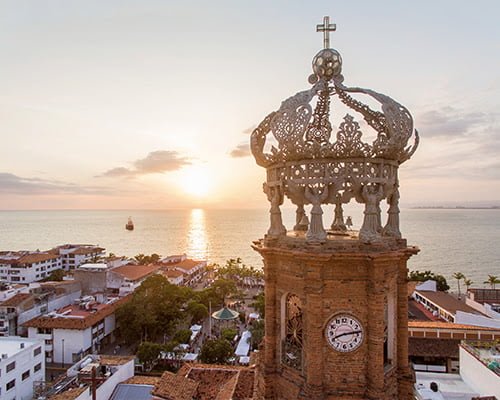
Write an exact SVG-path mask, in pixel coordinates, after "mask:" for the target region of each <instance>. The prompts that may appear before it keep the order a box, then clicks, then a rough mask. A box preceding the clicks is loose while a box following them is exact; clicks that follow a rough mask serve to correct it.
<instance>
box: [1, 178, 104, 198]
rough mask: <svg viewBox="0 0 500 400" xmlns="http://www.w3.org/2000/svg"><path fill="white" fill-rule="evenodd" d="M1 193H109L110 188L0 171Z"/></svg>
mask: <svg viewBox="0 0 500 400" xmlns="http://www.w3.org/2000/svg"><path fill="white" fill-rule="evenodd" d="M0 193H2V194H21V195H32V194H41V195H43V194H94V195H95V194H99V195H104V194H109V193H111V191H110V190H109V189H108V188H103V187H99V186H80V185H76V184H74V183H68V182H61V181H55V180H47V179H41V178H24V177H20V176H17V175H14V174H11V173H8V172H0Z"/></svg>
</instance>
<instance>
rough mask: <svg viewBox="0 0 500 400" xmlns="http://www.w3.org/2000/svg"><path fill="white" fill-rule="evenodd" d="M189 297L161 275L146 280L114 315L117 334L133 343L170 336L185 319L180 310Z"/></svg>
mask: <svg viewBox="0 0 500 400" xmlns="http://www.w3.org/2000/svg"><path fill="white" fill-rule="evenodd" d="M190 298H192V290H191V289H189V288H186V287H180V286H176V285H172V284H171V283H170V282H169V281H168V279H167V278H165V277H164V276H162V275H153V276H151V277H149V278H147V279H146V280H145V281H144V282H143V283H142V284H141V286H139V287H138V288H137V289H136V290H135V291H134V293H133V294H132V299H131V300H130V301H129V302H127V303H125V304H123V305H122V306H121V307H119V308H118V310H117V312H116V318H117V323H118V325H119V327H120V332H121V335H122V336H123V338H124V339H125V341H126V342H128V343H134V342H137V341H147V340H154V339H156V338H159V337H163V335H165V334H166V335H170V334H172V333H173V332H174V330H175V329H176V327H177V325H178V323H179V322H180V321H181V320H183V319H184V318H185V316H186V313H185V312H183V310H182V309H183V307H184V306H185V304H186V303H187V301H188V300H189V299H190Z"/></svg>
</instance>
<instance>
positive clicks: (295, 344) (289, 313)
mask: <svg viewBox="0 0 500 400" xmlns="http://www.w3.org/2000/svg"><path fill="white" fill-rule="evenodd" d="M303 340H304V332H303V321H302V302H301V301H300V299H299V297H298V296H297V295H295V294H289V295H288V296H287V298H286V304H285V337H284V338H283V341H282V352H281V360H282V362H283V364H285V365H288V366H289V367H292V368H295V369H298V370H301V369H302V347H303Z"/></svg>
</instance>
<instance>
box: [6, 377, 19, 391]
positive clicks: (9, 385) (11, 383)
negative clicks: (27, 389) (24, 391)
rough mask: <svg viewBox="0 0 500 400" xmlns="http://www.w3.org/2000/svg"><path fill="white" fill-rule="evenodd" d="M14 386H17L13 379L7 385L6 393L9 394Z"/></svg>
mask: <svg viewBox="0 0 500 400" xmlns="http://www.w3.org/2000/svg"><path fill="white" fill-rule="evenodd" d="M14 386H16V380H15V379H12V380H11V381H10V382H8V383H7V385H5V391H6V392H8V391H9V390H10V389H12V388H13V387H14Z"/></svg>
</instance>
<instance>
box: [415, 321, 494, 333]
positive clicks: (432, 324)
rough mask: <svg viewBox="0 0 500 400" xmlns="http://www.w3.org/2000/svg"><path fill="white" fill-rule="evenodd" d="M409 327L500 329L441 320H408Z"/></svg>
mask: <svg viewBox="0 0 500 400" xmlns="http://www.w3.org/2000/svg"><path fill="white" fill-rule="evenodd" d="M408 328H410V329H411V328H424V329H425V328H432V329H461V330H475V331H497V332H498V331H500V329H499V328H487V327H483V326H475V325H465V324H454V323H453V322H441V321H408Z"/></svg>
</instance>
